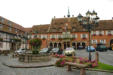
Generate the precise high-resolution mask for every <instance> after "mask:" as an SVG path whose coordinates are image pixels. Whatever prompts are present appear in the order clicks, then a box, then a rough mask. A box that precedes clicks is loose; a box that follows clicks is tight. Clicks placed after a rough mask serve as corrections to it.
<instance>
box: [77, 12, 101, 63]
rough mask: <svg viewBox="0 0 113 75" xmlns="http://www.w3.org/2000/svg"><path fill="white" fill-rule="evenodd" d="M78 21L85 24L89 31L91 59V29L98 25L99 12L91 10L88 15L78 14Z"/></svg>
mask: <svg viewBox="0 0 113 75" xmlns="http://www.w3.org/2000/svg"><path fill="white" fill-rule="evenodd" d="M78 21H79V23H80V25H82V26H83V28H85V29H86V30H87V31H88V32H89V46H88V47H89V61H91V57H92V56H91V52H90V50H91V34H90V33H91V30H92V29H93V28H95V27H96V26H98V22H99V17H98V16H97V13H96V12H95V11H93V12H90V11H87V13H86V17H83V16H82V15H81V14H79V15H78Z"/></svg>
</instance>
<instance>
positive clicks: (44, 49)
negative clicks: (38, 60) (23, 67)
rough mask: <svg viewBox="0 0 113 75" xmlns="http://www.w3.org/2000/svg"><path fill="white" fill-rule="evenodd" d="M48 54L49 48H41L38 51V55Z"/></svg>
mask: <svg viewBox="0 0 113 75" xmlns="http://www.w3.org/2000/svg"><path fill="white" fill-rule="evenodd" d="M49 52H50V49H49V48H43V49H41V50H40V51H39V53H40V54H46V53H49Z"/></svg>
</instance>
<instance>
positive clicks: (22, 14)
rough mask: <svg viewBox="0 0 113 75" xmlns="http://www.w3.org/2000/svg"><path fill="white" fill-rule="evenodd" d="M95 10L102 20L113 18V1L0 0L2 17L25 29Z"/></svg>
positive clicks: (0, 14)
mask: <svg viewBox="0 0 113 75" xmlns="http://www.w3.org/2000/svg"><path fill="white" fill-rule="evenodd" d="M68 8H69V10H70V15H74V16H75V17H76V16H77V15H78V14H79V13H81V14H82V15H83V16H85V13H86V12H87V11H88V10H89V11H93V10H95V11H96V12H97V13H98V16H99V17H100V19H101V20H109V19H112V17H113V0H0V16H2V17H4V18H7V19H9V20H11V21H13V22H15V23H17V24H20V25H22V26H23V27H32V26H33V25H43V24H50V23H51V19H52V18H53V17H54V16H55V17H56V18H62V17H64V15H65V16H67V13H68Z"/></svg>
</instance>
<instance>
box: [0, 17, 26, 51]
mask: <svg viewBox="0 0 113 75" xmlns="http://www.w3.org/2000/svg"><path fill="white" fill-rule="evenodd" d="M25 34H26V32H25V30H24V27H22V26H21V25H19V24H16V23H14V22H12V21H10V20H8V19H6V18H4V17H1V16H0V50H16V49H18V48H20V47H23V48H24V47H25V41H26V38H25V37H26V36H25Z"/></svg>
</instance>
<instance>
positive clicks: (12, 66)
mask: <svg viewBox="0 0 113 75" xmlns="http://www.w3.org/2000/svg"><path fill="white" fill-rule="evenodd" d="M2 64H3V65H4V66H8V67H11V68H43V67H51V66H54V64H50V65H42V66H14V65H8V64H6V63H2Z"/></svg>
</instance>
